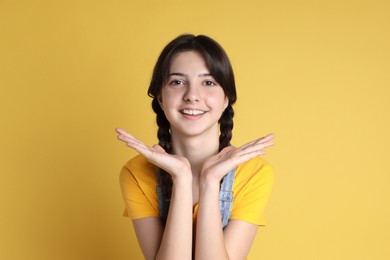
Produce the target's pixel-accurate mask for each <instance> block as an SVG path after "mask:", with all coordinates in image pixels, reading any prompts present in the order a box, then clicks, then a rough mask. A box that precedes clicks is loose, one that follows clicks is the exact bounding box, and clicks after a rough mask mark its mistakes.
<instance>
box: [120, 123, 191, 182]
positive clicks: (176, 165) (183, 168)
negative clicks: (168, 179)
mask: <svg viewBox="0 0 390 260" xmlns="http://www.w3.org/2000/svg"><path fill="white" fill-rule="evenodd" d="M115 131H116V132H117V133H118V139H119V140H121V141H122V142H124V143H126V145H127V146H128V147H131V148H133V149H134V150H136V151H137V152H139V153H140V154H142V155H143V156H145V157H146V159H148V161H149V162H151V163H153V164H154V165H156V166H157V167H159V168H161V169H163V170H164V171H166V172H167V173H169V174H170V175H171V176H172V179H175V178H176V177H177V176H183V174H185V173H189V174H190V176H192V175H191V165H190V163H189V161H188V160H187V158H185V157H182V156H177V155H173V154H169V153H167V152H165V150H164V149H163V148H162V147H161V146H160V145H158V144H155V145H153V146H152V147H148V146H147V145H145V144H144V143H143V142H142V141H140V140H138V139H137V138H135V137H134V136H132V135H131V134H129V133H128V132H126V131H125V130H123V129H121V128H116V129H115ZM190 176H189V177H190Z"/></svg>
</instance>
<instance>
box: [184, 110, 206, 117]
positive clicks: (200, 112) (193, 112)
mask: <svg viewBox="0 0 390 260" xmlns="http://www.w3.org/2000/svg"><path fill="white" fill-rule="evenodd" d="M180 112H181V113H182V114H184V115H191V116H197V115H203V114H204V113H206V111H203V110H189V109H183V110H180Z"/></svg>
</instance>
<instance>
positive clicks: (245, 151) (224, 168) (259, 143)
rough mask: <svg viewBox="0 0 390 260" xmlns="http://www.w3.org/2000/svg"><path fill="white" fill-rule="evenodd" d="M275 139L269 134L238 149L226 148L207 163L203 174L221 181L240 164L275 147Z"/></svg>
mask: <svg viewBox="0 0 390 260" xmlns="http://www.w3.org/2000/svg"><path fill="white" fill-rule="evenodd" d="M273 138H274V135H273V134H269V135H267V136H265V137H263V138H260V139H257V140H255V141H252V142H250V143H247V144H245V145H243V146H241V147H238V148H236V147H233V146H228V147H225V148H224V149H222V151H220V152H219V153H218V154H216V155H214V156H212V157H210V158H209V159H207V160H206V161H205V163H204V164H203V167H202V174H207V175H211V176H212V177H213V178H215V179H217V180H221V179H222V178H223V177H224V176H225V175H226V174H227V173H228V172H230V171H231V170H232V169H233V168H235V167H237V166H238V165H239V164H241V163H244V162H246V161H249V160H250V159H252V158H255V157H257V156H260V155H263V154H265V151H264V149H265V148H267V147H269V146H271V145H273V142H272V139H273Z"/></svg>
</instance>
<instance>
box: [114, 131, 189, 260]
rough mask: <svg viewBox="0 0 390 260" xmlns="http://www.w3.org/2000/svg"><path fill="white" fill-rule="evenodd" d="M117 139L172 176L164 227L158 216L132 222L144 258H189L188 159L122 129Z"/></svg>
mask: <svg viewBox="0 0 390 260" xmlns="http://www.w3.org/2000/svg"><path fill="white" fill-rule="evenodd" d="M117 132H118V134H119V135H118V139H119V140H121V141H123V142H125V143H126V145H127V146H129V147H131V148H133V149H135V150H136V151H138V152H139V153H140V154H142V155H144V156H145V157H146V158H147V159H148V161H149V162H151V163H153V164H155V165H156V166H157V167H160V168H162V169H164V170H165V171H166V172H168V173H169V174H170V175H171V176H172V180H173V187H172V196H171V203H170V209H169V213H168V217H167V222H166V226H165V229H164V227H163V225H162V224H161V221H160V219H159V218H156V217H148V218H142V219H137V220H134V221H133V224H134V229H135V232H136V235H137V239H138V242H139V244H140V247H141V250H142V252H143V254H144V256H145V258H146V259H170V260H171V259H191V256H192V192H188V191H191V190H192V173H191V167H190V164H189V162H188V160H187V159H185V158H183V157H179V156H175V155H170V154H168V153H166V152H165V151H164V149H163V148H162V147H161V146H159V145H155V146H153V147H148V146H146V145H145V144H144V143H143V142H141V141H140V140H138V139H136V138H134V137H133V136H132V135H130V134H129V133H127V132H125V131H124V130H122V129H117Z"/></svg>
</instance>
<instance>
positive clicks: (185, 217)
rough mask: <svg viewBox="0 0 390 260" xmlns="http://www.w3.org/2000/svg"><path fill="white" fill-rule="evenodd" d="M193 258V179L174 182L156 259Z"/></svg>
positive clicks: (187, 178) (186, 178)
mask: <svg viewBox="0 0 390 260" xmlns="http://www.w3.org/2000/svg"><path fill="white" fill-rule="evenodd" d="M191 257H192V179H191V178H189V177H184V178H181V179H177V180H174V183H173V187H172V196H171V202H170V207H169V212H168V217H167V222H166V225H165V229H164V235H163V238H162V241H161V245H160V248H159V251H158V253H157V256H156V259H170V260H171V259H191Z"/></svg>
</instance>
